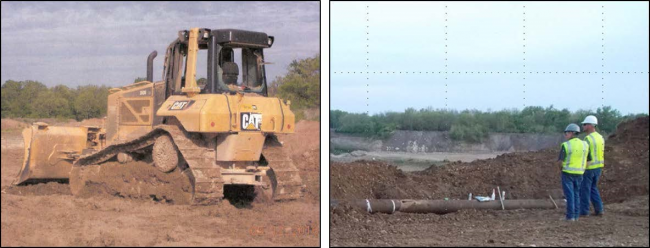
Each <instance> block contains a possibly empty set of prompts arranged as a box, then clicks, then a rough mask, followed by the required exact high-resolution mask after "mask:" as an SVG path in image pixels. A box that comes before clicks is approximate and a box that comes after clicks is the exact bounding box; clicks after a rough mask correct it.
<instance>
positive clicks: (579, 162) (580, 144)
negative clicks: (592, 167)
mask: <svg viewBox="0 0 650 248" xmlns="http://www.w3.org/2000/svg"><path fill="white" fill-rule="evenodd" d="M562 148H563V149H564V152H565V154H566V156H565V157H564V161H563V162H562V171H563V172H566V173H569V174H574V175H582V174H584V173H585V168H586V167H587V154H588V151H589V144H587V142H584V141H582V140H580V139H578V138H573V139H570V140H568V141H566V142H564V143H562Z"/></svg>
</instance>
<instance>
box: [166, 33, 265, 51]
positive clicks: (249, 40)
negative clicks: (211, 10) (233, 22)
mask: <svg viewBox="0 0 650 248" xmlns="http://www.w3.org/2000/svg"><path fill="white" fill-rule="evenodd" d="M189 33H190V32H189V31H188V30H181V31H178V39H179V41H180V42H181V43H183V44H187V39H188V36H189ZM211 38H214V40H215V42H216V43H217V44H219V45H222V46H227V47H255V48H269V47H271V46H272V45H273V41H274V38H273V36H268V35H267V34H266V33H262V32H255V31H247V30H239V29H215V30H210V29H207V28H201V29H199V47H200V48H207V45H208V43H209V41H210V39H211Z"/></svg>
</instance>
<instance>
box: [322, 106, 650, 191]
mask: <svg viewBox="0 0 650 248" xmlns="http://www.w3.org/2000/svg"><path fill="white" fill-rule="evenodd" d="M557 150H558V149H547V150H542V151H537V152H524V153H509V154H503V155H500V156H497V157H496V158H493V159H486V160H477V161H474V162H471V163H461V162H454V163H451V164H449V165H447V166H442V167H440V166H432V167H430V168H429V169H427V170H425V171H422V172H415V173H406V174H405V173H403V172H401V171H399V170H397V169H396V168H395V167H393V166H390V165H388V164H385V163H382V162H368V161H359V162H355V163H351V164H342V163H332V164H331V167H330V172H331V177H330V179H331V181H330V182H331V183H330V185H331V186H330V196H331V197H332V198H335V199H364V198H371V199H382V198H383V199H385V198H393V199H395V198H416V199H443V198H450V199H466V198H467V195H468V194H469V193H473V194H474V195H488V194H490V193H491V190H492V189H493V188H496V187H497V186H500V187H501V189H502V190H505V191H506V195H507V197H506V198H507V199H523V198H547V197H548V195H549V194H550V195H552V196H553V197H562V195H563V194H562V188H561V184H560V170H559V168H558V165H557V161H556V160H557V155H558V151H557ZM605 154H606V156H605V165H606V168H605V170H604V172H603V177H602V178H601V183H600V188H601V193H602V195H603V198H604V201H605V202H620V201H623V200H625V199H627V198H629V197H632V196H639V195H647V194H648V117H645V118H638V119H635V120H631V121H628V122H625V123H621V124H620V125H619V127H618V130H617V131H616V133H615V134H614V135H612V136H611V139H609V140H608V141H607V143H606V153H605Z"/></svg>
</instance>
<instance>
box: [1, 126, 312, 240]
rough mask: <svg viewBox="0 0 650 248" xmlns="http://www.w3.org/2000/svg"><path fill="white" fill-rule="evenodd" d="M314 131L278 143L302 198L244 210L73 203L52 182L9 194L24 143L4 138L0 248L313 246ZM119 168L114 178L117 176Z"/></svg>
mask: <svg viewBox="0 0 650 248" xmlns="http://www.w3.org/2000/svg"><path fill="white" fill-rule="evenodd" d="M10 124H11V126H12V127H14V126H19V125H20V124H16V123H10ZM83 125H86V124H83ZM319 126H320V123H319V122H307V121H304V122H300V123H297V125H296V133H295V134H293V135H288V136H286V137H280V139H281V140H283V141H284V142H285V146H286V147H287V149H288V151H289V152H290V154H291V155H292V158H293V159H294V161H295V164H296V166H297V167H298V168H299V169H300V171H301V172H300V174H301V176H302V178H303V181H304V183H305V184H306V186H307V188H306V192H305V196H304V197H303V198H302V199H300V200H297V201H290V202H279V203H273V204H263V203H257V202H252V203H249V204H245V205H244V204H239V203H236V202H232V203H231V202H230V201H228V200H224V201H223V202H221V203H219V204H218V205H213V206H191V205H182V204H172V203H171V202H169V201H165V200H161V199H164V198H163V197H162V196H156V197H153V199H152V197H142V198H138V197H132V195H129V194H127V195H123V194H117V195H116V194H114V192H112V191H110V190H101V189H90V190H89V191H88V192H87V194H82V196H84V197H75V196H73V195H72V194H71V193H70V188H69V185H68V184H60V183H55V182H50V183H47V184H37V185H30V186H22V187H11V183H12V182H13V180H14V177H15V176H16V175H17V174H18V171H19V170H20V167H21V163H22V159H23V150H22V145H20V146H16V145H8V144H14V143H18V144H20V143H21V142H22V138H21V136H20V133H19V132H15V131H8V132H5V131H3V133H2V143H3V144H2V166H1V169H2V171H1V174H2V177H1V180H2V195H1V201H2V212H1V213H2V238H1V243H2V246H318V245H319V242H320V224H321V223H320V213H319V212H320V211H319V209H320V203H319V202H320V165H319V163H320V147H319V139H320V133H319V130H320V129H319ZM4 127H5V120H3V128H4ZM6 144H7V145H6ZM114 166H119V165H114ZM144 166H146V164H144ZM143 168H144V167H143V165H142V164H137V163H134V164H132V168H130V169H131V170H134V171H135V172H138V173H140V174H142V175H147V173H153V172H151V171H149V170H147V169H143ZM118 169H119V168H115V171H113V172H114V173H121V172H120V171H118ZM174 177H175V175H169V176H168V177H160V178H157V179H159V180H161V181H164V180H171V179H173V178H174ZM179 185H182V183H179ZM167 186H169V185H167ZM159 192H160V191H159Z"/></svg>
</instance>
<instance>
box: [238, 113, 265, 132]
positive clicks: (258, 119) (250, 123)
mask: <svg viewBox="0 0 650 248" xmlns="http://www.w3.org/2000/svg"><path fill="white" fill-rule="evenodd" d="M261 129H262V114H258V113H241V130H242V131H259V130H261Z"/></svg>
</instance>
